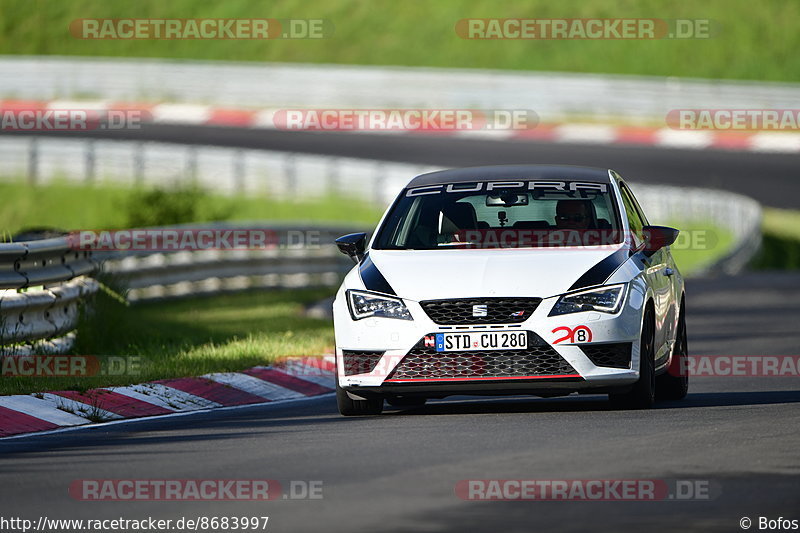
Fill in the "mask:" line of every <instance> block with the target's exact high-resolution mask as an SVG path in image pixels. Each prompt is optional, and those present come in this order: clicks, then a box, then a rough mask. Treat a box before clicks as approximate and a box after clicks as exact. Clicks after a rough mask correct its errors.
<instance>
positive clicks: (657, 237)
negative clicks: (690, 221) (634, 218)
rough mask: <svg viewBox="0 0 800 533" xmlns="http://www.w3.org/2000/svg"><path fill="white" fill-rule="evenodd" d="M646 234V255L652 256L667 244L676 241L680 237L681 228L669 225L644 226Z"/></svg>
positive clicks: (643, 230)
mask: <svg viewBox="0 0 800 533" xmlns="http://www.w3.org/2000/svg"><path fill="white" fill-rule="evenodd" d="M642 233H643V234H644V241H645V245H644V255H646V256H647V257H650V256H651V255H653V254H655V253H656V252H657V251H659V250H660V249H662V248H663V247H665V246H669V245H670V244H672V243H674V242H675V240H676V239H677V238H678V233H680V231H679V230H676V229H675V228H669V227H667V226H645V227H644V228H642Z"/></svg>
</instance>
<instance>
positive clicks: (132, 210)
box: [125, 185, 233, 228]
mask: <svg viewBox="0 0 800 533" xmlns="http://www.w3.org/2000/svg"><path fill="white" fill-rule="evenodd" d="M220 204H222V205H220ZM125 210H126V213H127V224H126V226H127V227H129V228H142V227H147V226H170V225H174V224H187V223H190V222H210V221H219V220H227V219H229V218H230V217H231V216H232V215H233V205H232V203H231V202H230V201H220V200H219V199H214V198H212V197H211V195H209V194H208V193H207V192H206V191H205V190H203V189H202V188H200V187H198V186H196V185H192V186H187V187H182V188H179V189H159V188H156V189H149V190H139V191H135V192H134V193H132V194H131V196H130V197H129V199H128V201H127V203H126V205H125Z"/></svg>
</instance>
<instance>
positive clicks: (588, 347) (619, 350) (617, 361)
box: [581, 342, 631, 368]
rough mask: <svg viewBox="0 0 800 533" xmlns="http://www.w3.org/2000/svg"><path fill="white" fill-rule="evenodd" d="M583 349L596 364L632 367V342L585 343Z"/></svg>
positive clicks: (610, 366)
mask: <svg viewBox="0 0 800 533" xmlns="http://www.w3.org/2000/svg"><path fill="white" fill-rule="evenodd" d="M581 350H583V353H585V354H586V357H588V358H589V359H590V360H591V361H592V364H594V366H605V367H609V368H630V367H631V343H630V342H621V343H615V344H584V345H582V346H581Z"/></svg>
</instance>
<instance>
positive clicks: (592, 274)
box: [569, 248, 630, 291]
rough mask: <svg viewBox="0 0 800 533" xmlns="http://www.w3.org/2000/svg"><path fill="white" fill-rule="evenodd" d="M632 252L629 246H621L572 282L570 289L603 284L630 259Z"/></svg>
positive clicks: (574, 289)
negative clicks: (630, 252)
mask: <svg viewBox="0 0 800 533" xmlns="http://www.w3.org/2000/svg"><path fill="white" fill-rule="evenodd" d="M629 257H630V254H629V253H628V249H627V248H621V249H619V250H617V251H616V252H614V253H613V254H611V255H609V256H608V257H606V258H605V259H603V260H602V261H600V262H599V263H597V264H596V265H595V266H593V267H592V268H590V269H589V270H587V271H586V272H585V273H584V274H583V276H581V277H580V278H578V281H576V282H575V283H573V284H572V287H570V288H569V290H570V291H576V290H578V289H584V288H586V287H594V286H595V285H602V284H603V283H605V281H606V280H607V279H608V278H610V277H611V274H613V273H614V272H616V270H617V269H618V268H619V267H621V266H622V263H624V262H625V261H627V260H628V258H629Z"/></svg>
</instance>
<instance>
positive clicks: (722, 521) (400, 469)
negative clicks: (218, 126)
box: [0, 129, 800, 532]
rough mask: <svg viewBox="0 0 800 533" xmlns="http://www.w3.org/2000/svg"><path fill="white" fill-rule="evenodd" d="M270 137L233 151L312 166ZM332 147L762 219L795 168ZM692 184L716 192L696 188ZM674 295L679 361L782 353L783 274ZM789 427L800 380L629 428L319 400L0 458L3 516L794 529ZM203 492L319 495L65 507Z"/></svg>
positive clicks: (577, 154) (727, 392)
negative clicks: (744, 211) (316, 486)
mask: <svg viewBox="0 0 800 533" xmlns="http://www.w3.org/2000/svg"><path fill="white" fill-rule="evenodd" d="M143 131H145V130H143ZM161 131H162V132H166V130H163V129H162V130H161ZM151 133H154V131H153V132H151ZM173 133H174V132H173ZM203 135H212V136H215V137H214V138H215V142H216V143H217V144H219V143H220V140H221V139H226V137H225V135H224V134H223V133H214V132H211V133H205V132H203V133H197V135H196V136H194V137H193V138H192V139H191V140H193V141H196V142H210V140H211V139H203V138H202V137H203ZM230 135H231V136H236V135H239V133H236V132H230ZM292 135H296V134H292ZM279 137H280V135H278V136H274V135H272V134H271V133H269V132H267V133H263V134H262V133H259V134H258V135H255V134H253V133H250V137H249V138H252V139H253V140H252V142H253V143H255V142H256V141H258V143H260V144H261V145H262V147H265V148H266V147H268V148H273V149H298V148H299V147H300V146H301V145H303V146H305V147H306V148H307V149H309V150H310V147H308V146H307V143H308V142H311V141H308V140H307V139H306V140H304V139H303V137H302V136H301V137H297V140H298V142H297V144H293V142H294V139H290V140H283V141H281V140H280V138H279ZM270 139H273V140H272V141H270ZM162 140H165V139H162ZM184 140H186V139H184ZM227 140H230V139H227ZM329 141H330V142H329V143H327V144H326V143H324V142H323V141H322V140H321V139H320V140H317V141H314V142H319V144H320V145H322V144H325V146H327V148H328V152H329V153H330V152H335V153H341V154H342V155H357V154H356V153H355V152H359V153H360V155H361V156H363V157H380V156H381V154H382V153H383V154H385V156H387V158H388V156H389V155H392V157H391V159H397V160H418V161H420V162H423V161H424V162H432V163H437V164H452V165H468V164H473V163H490V162H499V161H506V162H520V161H532V162H556V161H557V162H561V163H574V164H587V163H591V164H593V165H599V166H606V165H608V166H612V167H614V168H617V169H618V170H619V171H620V172H621V173H622V174H623V175H624V176H626V177H629V178H630V179H631V180H634V175H638V176H641V177H644V176H650V177H652V180H653V181H659V182H664V181H669V180H666V179H664V177H665V176H668V175H673V174H674V176H675V180H678V181H673V182H674V183H691V184H693V185H698V184H703V185H708V186H723V187H725V188H728V189H732V190H737V187H741V188H742V189H741V192H745V193H749V194H751V195H752V196H754V197H756V198H759V199H760V200H762V201H764V202H766V203H768V204H771V205H779V206H780V205H783V206H787V207H789V206H791V207H796V204H797V202H796V198H797V196H795V195H794V194H792V193H793V192H794V191H795V190H796V189H797V185H796V184H793V179H792V176H793V175H794V174H796V173H797V170H798V169H799V168H800V165H798V164H797V157H796V156H783V155H780V156H779V155H771V156H768V155H766V154H733V153H725V152H712V151H677V150H650V149H645V148H618V147H609V146H603V147H590V146H578V145H573V146H567V145H547V146H545V145H537V144H533V143H526V144H524V145H519V146H518V145H517V144H516V143H508V145H506V144H503V143H494V142H475V141H458V140H452V139H436V140H435V142H434V140H426V141H424V142H423V141H422V140H419V139H416V138H410V137H409V138H407V139H406V138H402V139H400V138H396V137H389V136H383V137H382V138H381V140H380V141H377V140H376V141H375V143H376V144H375V145H372V144H370V143H363V142H360V141H359V140H358V138H357V137H356V136H354V135H352V134H346V136H336V138H335V139H334V138H330V139H329ZM281 143H284V144H283V145H282V144H281ZM392 143H396V144H397V147H396V151H393V150H392V148H391V146H392ZM473 143H474V144H473ZM365 144H366V146H365ZM338 145H341V146H343V147H342V148H341V149H339V150H336V146H338ZM459 146H460V148H459ZM437 148H438V149H439V156H438V159H436V160H435V161H434V160H433V158H434V156H436V155H437V154H436V153H435V152H437ZM381 150H384V152H382V151H381ZM319 151H324V150H319ZM570 151H571V155H570ZM344 152H347V153H344ZM412 152H413V154H412ZM414 154H416V155H414ZM504 154H506V157H505V158H504ZM512 154H513V156H512ZM593 154H594V155H596V156H597V157H596V159H592V155H593ZM648 157H649V158H650V159H649V161H650V165H649V167H648V165H647V164H646V163H647V162H648ZM428 158H429V159H428ZM745 163H746V164H745ZM648 168H649V170H648ZM704 168H705V169H706V171H705V174H706V175H707V176H718V177H719V180H720V181H719V182H714V179H713V178H711V177H708V178H707V179H706V180H704V181H699V178H698V176H701V175H703V169H704ZM637 169H638V172H637ZM670 169H672V170H673V171H672V172H670ZM781 169H783V171H780V170H781ZM753 175H757V176H759V178H758V179H754V178H753V177H752V176H753ZM723 176H724V178H723ZM692 177H694V179H692ZM680 180H685V181H680ZM725 180H730V181H725ZM639 181H643V180H639ZM765 184H769V185H765ZM790 204H793V205H790ZM687 292H688V299H687V303H688V309H689V313H688V330H689V346H690V351H691V352H692V353H693V354H704V355H781V354H783V355H795V354H797V353H798V350H797V347H798V345H800V328H798V326H797V324H798V323H800V274H794V273H783V274H776V273H760V274H748V275H744V276H739V277H736V278H718V279H698V280H690V281H689V282H688V283H687ZM798 428H800V379H798V378H789V377H772V378H765V377H762V378H758V377H728V378H724V377H708V378H698V379H695V380H693V382H692V385H691V392H690V395H689V397H688V398H687V399H686V400H684V401H682V402H670V403H662V404H659V405H658V407H657V408H656V409H653V410H650V411H641V412H624V411H613V410H610V409H609V407H608V404H607V402H606V401H605V398H604V397H600V396H581V397H577V396H575V397H568V398H561V399H549V400H544V399H531V398H506V399H471V398H451V399H448V400H443V401H437V402H433V403H431V404H429V405H428V406H426V407H424V408H420V409H412V410H389V411H387V412H386V414H385V415H384V416H382V417H367V418H342V417H340V416H339V415H338V414H337V413H336V407H335V402H334V400H333V398H331V397H323V398H319V399H315V400H311V401H307V402H303V403H294V404H286V405H273V406H269V405H266V406H256V407H249V408H244V409H240V410H235V411H226V412H216V413H213V412H212V413H204V414H194V415H189V416H185V417H180V418H169V419H152V420H142V421H137V422H133V423H127V424H120V425H114V426H101V427H97V428H94V429H91V428H89V429H81V430H77V431H74V432H69V433H61V434H54V435H45V436H39V437H36V436H34V437H26V438H23V439H16V440H6V441H0V454H2V455H0V516H2V517H6V518H7V517H12V516H19V517H24V518H29V519H33V520H36V519H37V518H38V517H39V516H41V515H45V516H47V517H49V518H118V517H124V518H129V519H132V518H146V517H148V516H153V517H160V518H171V519H177V518H180V517H181V516H186V517H197V516H233V515H236V516H269V517H270V522H269V527H268V529H267V530H268V531H282V532H299V531H309V532H319V531H381V532H383V531H453V532H462V531H486V532H494V531H587V530H593V531H613V532H617V531H626V530H630V531H647V530H650V531H741V529H740V526H739V520H740V519H741V518H742V517H745V516H747V517H749V518H750V519H752V520H753V522H754V525H753V527H751V529H752V530H758V519H759V517H761V516H763V517H768V518H770V519H776V518H778V517H784V518H790V519H798V520H800V489H798V487H800V432H798ZM200 478H204V479H209V478H212V479H219V478H222V479H264V478H266V479H276V480H279V481H281V482H282V484H283V485H284V486H286V485H288V483H289V481H290V480H307V481H308V480H319V481H322V483H323V498H322V499H320V500H284V499H279V500H277V501H272V502H266V503H249V502H203V503H199V502H129V501H127V502H80V501H76V500H74V499H73V498H71V497H70V496H69V494H68V487H69V484H70V483H71V482H72V481H74V480H78V479H200ZM466 479H656V480H659V479H668V480H674V479H683V480H695V481H699V482H701V483H708V485H709V486H710V487H711V490H710V492H711V495H712V498H711V499H707V500H693V501H678V500H674V499H673V500H667V501H657V502H634V501H628V502H619V501H615V502H582V501H574V502H531V501H527V502H469V501H463V500H461V499H459V498H458V497H457V496H456V494H455V486H456V483H457V482H458V481H460V480H466Z"/></svg>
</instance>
